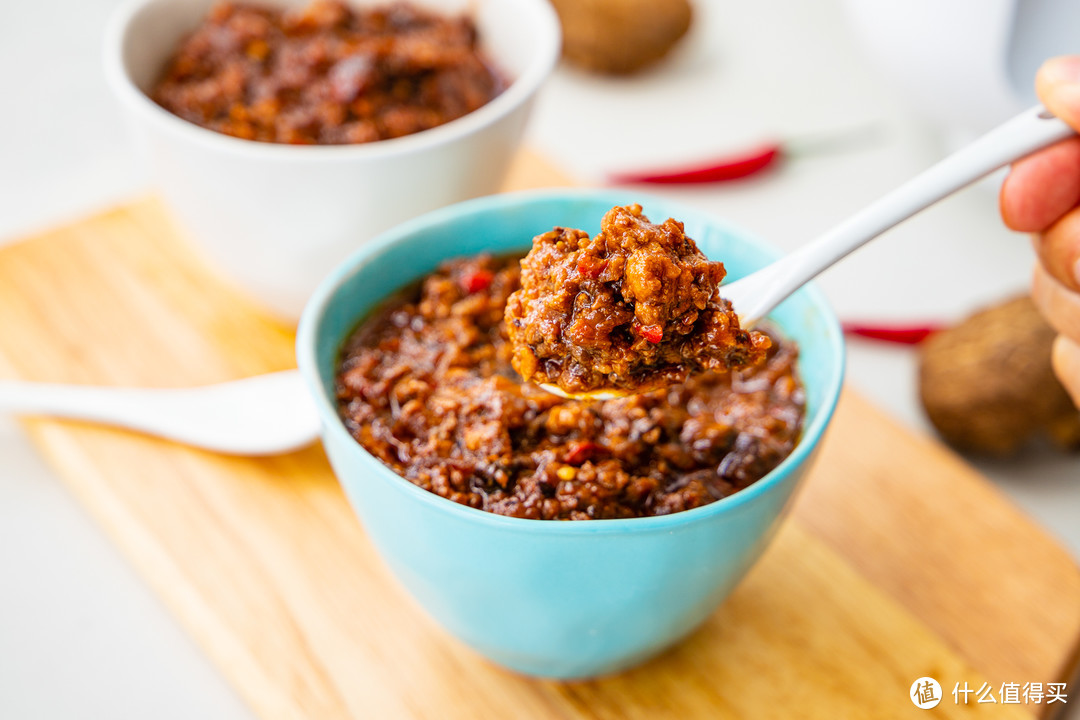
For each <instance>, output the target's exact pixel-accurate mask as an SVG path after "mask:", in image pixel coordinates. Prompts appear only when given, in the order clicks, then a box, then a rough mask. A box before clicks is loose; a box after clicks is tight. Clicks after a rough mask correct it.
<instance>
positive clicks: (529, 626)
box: [297, 190, 844, 678]
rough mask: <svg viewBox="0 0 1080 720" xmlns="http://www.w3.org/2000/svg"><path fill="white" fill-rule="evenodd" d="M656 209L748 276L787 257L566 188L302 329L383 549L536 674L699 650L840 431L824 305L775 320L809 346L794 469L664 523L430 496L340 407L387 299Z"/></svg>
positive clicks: (475, 635)
mask: <svg viewBox="0 0 1080 720" xmlns="http://www.w3.org/2000/svg"><path fill="white" fill-rule="evenodd" d="M631 202H639V203H641V204H642V206H643V207H644V209H645V213H646V214H647V215H648V216H649V217H650V218H652V219H653V220H654V221H659V220H663V219H665V218H667V217H669V216H670V217H674V218H677V219H679V220H682V221H683V222H685V224H686V232H687V234H688V235H689V236H690V237H692V238H694V239H695V240H697V242H698V245H699V246H700V247H701V249H702V250H703V251H704V252H705V254H706V255H708V256H709V257H711V258H714V259H721V260H723V262H724V264H725V266H726V267H727V269H728V272H729V274H730V277H732V278H737V277H739V276H741V275H744V274H746V273H748V272H750V271H752V270H754V269H755V268H758V267H760V266H762V265H765V264H766V263H768V262H769V261H770V260H772V259H773V258H774V257H776V255H777V253H776V252H775V251H773V250H772V249H769V248H766V247H764V246H763V245H762V244H761V243H760V242H758V241H757V240H755V239H754V238H753V237H751V236H749V235H747V234H745V233H743V232H741V231H739V230H737V229H735V228H732V227H730V226H728V225H726V224H724V223H722V222H720V221H718V220H715V219H714V218H712V217H709V216H708V215H706V214H703V213H701V212H699V211H696V210H693V209H690V208H686V207H682V206H679V205H675V204H672V203H670V202H667V201H665V200H660V199H657V198H651V197H643V196H642V195H641V194H640V193H633V194H631V193H627V192H611V191H583V190H561V191H555V192H530V193H519V194H510V195H498V196H493V197H486V198H481V199H478V200H472V201H469V202H464V203H460V204H458V205H453V206H450V207H447V208H444V209H442V210H438V211H436V212H433V213H430V214H427V215H424V216H422V217H420V218H417V219H416V220H413V221H411V222H408V223H405V224H404V225H400V226H398V227H396V228H394V229H392V230H390V231H388V232H386V233H384V234H383V235H382V236H380V237H379V238H377V239H376V240H374V241H372V242H371V243H370V244H367V245H365V246H364V247H363V248H361V249H360V250H359V251H357V252H356V253H355V254H353V256H352V257H350V258H349V259H348V260H347V261H345V262H344V263H343V264H342V265H341V266H340V267H339V268H338V269H337V270H336V271H335V272H334V273H333V274H331V275H330V276H329V277H328V278H327V279H326V280H325V281H324V282H323V283H322V285H321V286H320V287H319V289H318V290H317V291H316V292H315V295H314V296H313V297H312V299H311V300H310V302H309V303H308V306H307V308H306V310H305V311H304V316H303V319H302V320H301V323H300V330H299V336H298V338H297V352H298V357H299V364H300V369H301V371H302V373H303V375H304V377H305V379H306V382H307V383H308V385H309V386H310V389H311V390H312V392H313V393H314V395H315V397H316V399H317V402H318V405H319V409H320V412H321V414H322V417H323V425H324V431H323V442H324V445H325V447H326V451H327V453H328V455H329V457H330V461H331V463H332V464H333V467H334V471H335V472H336V473H337V476H338V478H339V479H340V481H341V484H342V485H343V486H344V488H345V492H346V494H347V495H348V497H349V500H350V502H351V503H352V505H353V507H354V508H355V510H356V513H357V515H359V517H360V520H361V521H362V523H363V525H364V528H365V530H366V531H367V533H368V536H369V537H370V538H371V540H372V541H373V542H374V543H375V545H376V547H377V548H378V550H379V552H380V553H381V555H382V557H383V559H384V560H385V562H386V563H387V565H389V567H390V569H391V570H392V571H393V572H394V574H395V575H396V576H397V577H398V579H399V580H400V581H401V582H402V583H403V584H404V585H405V587H406V588H408V590H409V592H411V593H412V595H413V596H414V597H415V598H416V599H417V600H418V601H419V603H420V604H421V605H422V606H423V607H424V608H425V609H426V610H427V612H429V613H430V614H431V615H432V616H433V617H434V618H435V619H436V620H437V621H438V622H439V623H440V624H441V625H442V626H443V627H444V628H446V629H447V630H448V631H449V632H450V633H452V634H453V635H455V636H456V637H458V638H459V639H460V640H461V641H462V642H464V643H466V644H467V645H469V646H471V647H473V648H474V649H476V650H477V651H478V652H480V653H482V654H483V655H485V656H487V657H488V658H490V659H492V660H494V661H496V662H498V663H500V664H502V665H505V666H507V667H509V668H512V669H514V670H518V671H520V672H523V673H527V674H530V675H539V676H546V677H552V678H581V677H588V676H594V675H600V674H605V673H610V672H614V671H618V670H621V669H623V668H626V667H628V666H630V665H633V664H635V663H638V662H640V661H642V660H644V659H645V658H648V657H649V656H651V655H653V654H655V653H657V652H659V651H660V650H663V649H664V648H666V647H668V646H670V645H671V644H672V643H675V642H676V641H678V640H679V639H680V638H682V637H684V636H686V635H687V634H688V633H690V632H691V631H692V630H694V628H696V627H697V626H698V625H699V624H700V623H701V622H702V621H703V620H705V618H706V617H707V616H708V615H709V614H710V613H712V612H713V610H714V609H715V608H716V606H717V605H718V604H719V603H720V602H721V601H722V600H723V599H724V597H725V596H727V594H728V593H729V592H731V589H732V588H733V587H734V586H735V585H736V583H738V582H739V579H740V578H741V577H742V576H743V574H744V573H745V572H746V570H747V569H748V568H749V567H750V565H751V564H752V563H753V562H754V561H755V560H756V559H757V558H758V556H759V555H760V554H761V552H762V550H763V549H764V548H765V546H766V544H767V543H768V541H769V540H770V538H771V537H772V535H773V533H774V531H775V530H776V527H777V524H778V520H779V519H780V517H781V515H782V513H783V510H784V508H785V506H786V505H787V502H788V500H789V499H790V497H791V494H792V491H793V490H794V489H795V486H796V485H797V484H798V482H799V480H800V479H801V478H802V476H803V474H804V473H805V472H806V469H807V467H808V466H809V465H810V462H811V460H812V458H813V456H814V454H815V451H816V449H817V447H818V444H819V441H820V440H821V436H822V433H823V432H824V431H825V427H826V426H827V425H828V423H829V419H830V418H831V416H832V413H833V409H834V407H835V405H836V400H837V397H838V395H839V393H840V383H841V378H842V376H843V364H844V360H843V357H844V353H843V340H842V336H841V333H840V328H839V325H838V323H837V320H836V317H835V315H834V314H833V312H832V310H830V309H829V307H828V305H827V304H826V302H825V299H824V298H823V297H822V295H821V293H820V292H818V290H817V289H815V288H813V287H806V288H804V289H802V290H800V291H799V292H798V293H796V294H795V295H794V296H792V297H791V299H789V300H788V301H787V302H785V303H784V304H783V305H781V307H780V308H779V309H778V310H777V311H776V312H775V313H774V314H773V315H772V316H771V318H772V321H773V322H774V324H775V325H778V326H779V327H780V329H781V330H782V332H783V333H784V334H786V335H787V336H788V337H791V338H794V339H795V340H796V341H797V342H798V343H799V346H800V348H801V356H800V361H799V362H800V370H801V374H802V379H803V383H804V384H805V387H806V394H807V405H808V410H807V413H808V416H807V422H806V425H805V430H804V432H803V437H802V439H801V441H800V442H799V444H798V446H797V447H796V448H795V451H794V452H793V453H792V454H791V456H790V457H788V458H787V459H786V460H785V461H784V462H783V463H781V465H780V466H779V467H777V468H776V469H775V470H773V471H772V472H771V473H769V474H768V475H767V476H766V477H765V478H763V479H762V480H760V481H758V482H757V483H755V484H754V485H752V486H751V487H749V488H747V489H745V490H742V491H740V492H738V493H736V494H734V495H732V496H731V497H728V498H725V499H723V500H720V501H718V502H715V503H713V504H711V505H706V506H704V507H700V508H696V509H694V510H689V511H686V512H681V513H676V514H673V515H666V516H662V517H649V518H634V519H628V520H590V521H583V522H559V521H543V520H523V519H519V518H509V517H503V516H500V515H495V514H492V513H487V512H483V511H480V510H475V509H472V508H469V507H465V506H463V505H458V504H457V503H454V502H451V501H450V500H446V499H444V498H442V497H439V496H437V495H434V494H432V493H429V492H426V491H424V490H421V489H420V488H418V487H416V486H415V485H413V484H411V483H409V482H408V481H406V480H404V479H402V478H401V477H400V476H398V475H397V474H395V473H394V472H393V471H392V470H390V469H389V468H387V467H386V466H385V465H383V464H382V463H380V462H379V461H378V460H376V459H375V458H374V457H372V456H371V455H370V454H368V452H367V451H366V450H364V449H363V448H362V447H361V446H360V445H359V444H358V443H357V442H356V441H355V440H353V438H352V437H351V436H350V435H349V433H348V432H347V431H346V429H345V426H344V425H343V424H342V422H341V420H340V419H339V416H338V412H337V407H336V406H335V402H334V392H333V388H334V371H335V367H336V364H337V361H338V353H339V350H340V348H341V345H342V342H343V341H344V340H345V338H346V337H347V336H348V335H349V333H350V332H351V331H352V330H353V328H354V327H355V326H356V324H357V322H358V321H359V320H360V319H361V318H363V317H364V316H365V315H366V314H367V313H368V312H369V311H370V310H371V309H372V308H373V307H374V306H375V305H376V304H377V303H378V302H379V301H380V300H382V299H383V298H385V297H386V296H387V295H389V294H390V293H392V292H393V291H395V290H397V289H398V288H400V287H402V286H403V285H405V284H407V283H408V282H410V281H412V280H415V279H417V278H419V277H420V276H422V275H424V274H426V273H428V272H430V271H431V270H433V269H434V268H435V267H436V265H438V264H439V262H440V261H442V260H445V259H447V258H452V257H457V256H462V255H472V254H475V253H479V252H481V251H492V252H494V253H503V252H509V251H524V250H526V249H527V248H528V247H529V245H530V243H531V240H532V238H533V236H534V235H536V234H538V233H541V232H544V231H546V230H550V229H551V228H552V227H553V226H555V225H562V226H568V227H576V228H581V229H584V230H586V231H588V232H590V233H593V232H596V231H597V230H598V229H599V225H600V218H601V217H602V216H603V214H604V213H605V212H606V211H607V210H608V209H610V208H611V207H612V206H613V205H625V204H628V203H631Z"/></svg>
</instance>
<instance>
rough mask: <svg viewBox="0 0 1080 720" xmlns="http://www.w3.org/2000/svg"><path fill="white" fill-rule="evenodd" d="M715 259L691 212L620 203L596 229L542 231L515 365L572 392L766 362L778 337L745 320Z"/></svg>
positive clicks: (521, 311) (511, 318)
mask: <svg viewBox="0 0 1080 720" xmlns="http://www.w3.org/2000/svg"><path fill="white" fill-rule="evenodd" d="M724 275H725V271H724V266H723V264H722V263H719V262H710V261H709V260H708V259H707V258H706V257H705V255H704V254H703V253H702V252H701V251H700V250H699V249H698V247H697V244H696V243H695V242H694V241H693V239H691V238H689V237H687V236H686V233H685V232H684V229H683V225H682V223H680V222H678V221H676V220H672V219H670V218H669V219H668V220H666V221H664V222H663V223H659V224H655V225H654V224H652V223H651V222H649V219H648V218H647V217H645V216H644V215H643V214H642V210H641V206H640V205H629V206H627V207H615V208H613V209H612V210H610V211H609V212H608V213H607V214H606V215H605V216H604V218H603V221H602V223H601V229H600V232H599V233H597V234H596V236H595V237H592V238H590V237H589V235H588V234H587V233H585V232H583V231H581V230H573V229H567V228H555V229H554V230H552V231H550V232H547V233H544V234H542V235H539V236H537V237H536V238H534V239H533V246H532V250H531V251H530V252H529V254H528V255H527V256H526V257H525V259H524V260H523V261H522V281H521V285H522V287H521V289H520V290H518V291H517V292H515V293H514V294H513V295H511V296H510V299H509V301H508V303H507V306H506V322H507V327H508V329H509V333H510V340H511V341H512V342H513V344H514V358H513V364H514V368H515V369H517V371H518V372H519V373H520V374H521V376H522V377H524V378H526V379H529V380H532V381H534V382H538V383H549V384H552V385H555V386H557V387H559V388H560V389H562V390H563V391H564V392H566V393H569V394H584V393H589V392H594V391H622V392H624V393H625V392H640V391H642V390H648V389H655V388H657V387H662V386H666V385H671V384H673V383H678V382H682V381H683V380H685V379H686V378H687V376H688V375H690V374H691V373H695V372H699V371H701V370H717V371H727V370H731V369H737V368H744V367H751V366H753V365H755V364H757V363H758V362H761V361H762V360H763V359H764V357H765V352H766V350H767V348H768V347H769V339H768V338H767V337H766V336H765V335H763V334H761V333H757V332H751V331H747V330H744V329H742V328H740V327H739V319H738V316H737V315H736V314H735V312H734V311H733V310H732V308H731V304H730V303H728V302H727V301H726V300H724V299H723V298H721V297H720V295H719V292H718V286H719V285H720V282H721V281H722V280H723V279H724Z"/></svg>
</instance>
